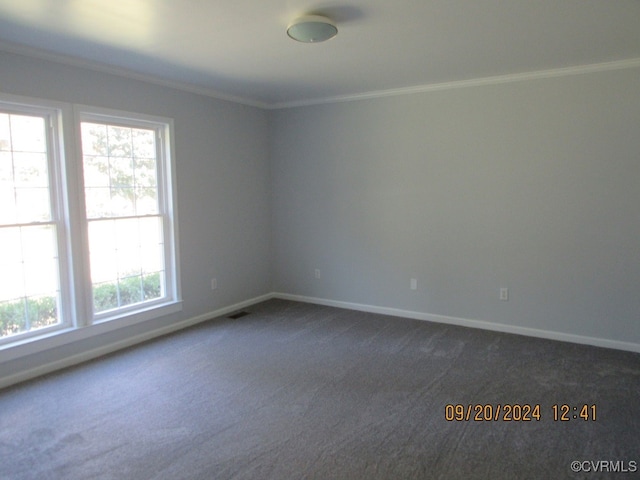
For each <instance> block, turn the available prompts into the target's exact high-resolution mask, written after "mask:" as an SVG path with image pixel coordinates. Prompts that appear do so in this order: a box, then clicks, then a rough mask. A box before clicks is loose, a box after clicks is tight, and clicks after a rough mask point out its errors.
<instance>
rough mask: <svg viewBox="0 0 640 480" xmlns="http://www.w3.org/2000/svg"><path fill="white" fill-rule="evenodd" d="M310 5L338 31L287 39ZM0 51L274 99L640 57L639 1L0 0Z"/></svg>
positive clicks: (247, 99)
mask: <svg viewBox="0 0 640 480" xmlns="http://www.w3.org/2000/svg"><path fill="white" fill-rule="evenodd" d="M305 13H319V14H325V15H327V16H329V17H331V18H332V19H333V20H334V21H336V22H337V24H338V29H339V33H338V36H337V37H335V38H334V39H332V40H329V41H327V42H324V43H320V44H301V43H297V42H294V41H293V40H291V39H289V38H288V37H287V35H286V33H285V30H286V27H287V24H288V23H289V22H290V21H291V20H293V19H294V18H295V17H296V16H298V15H301V14H305ZM0 49H4V50H9V51H18V52H22V53H23V52H28V53H31V54H36V55H42V54H44V53H47V54H48V53H51V54H55V56H54V58H58V59H63V60H64V61H70V62H81V63H88V64H90V65H93V66H95V67H99V68H106V67H108V68H114V69H116V70H118V71H123V72H129V73H130V74H133V75H143V76H145V77H146V76H148V77H149V78H154V79H156V81H161V82H163V83H167V84H172V85H180V86H182V87H183V88H188V89H192V90H195V91H200V92H203V93H209V94H211V95H214V96H219V97H223V98H231V99H236V100H238V101H241V102H244V103H249V104H255V105H260V106H271V107H274V106H275V107H277V106H285V105H293V104H302V103H311V102H315V101H321V100H326V99H332V98H334V99H335V98H341V97H349V96H357V95H359V94H363V93H370V92H382V91H386V90H392V89H403V88H408V87H418V86H426V85H434V84H442V83H448V82H457V81H466V80H471V79H480V78H486V77H494V76H501V75H513V74H522V73H526V72H536V71H546V70H552V69H558V68H565V67H575V66H582V65H594V64H600V63H608V62H621V61H622V63H624V62H625V61H631V62H637V61H638V59H640V0H344V1H341V2H337V3H336V2H333V1H313V0H0ZM0 68H1V65H0Z"/></svg>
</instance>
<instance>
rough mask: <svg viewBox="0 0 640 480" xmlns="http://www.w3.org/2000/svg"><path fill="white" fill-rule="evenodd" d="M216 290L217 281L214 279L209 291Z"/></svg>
mask: <svg viewBox="0 0 640 480" xmlns="http://www.w3.org/2000/svg"><path fill="white" fill-rule="evenodd" d="M216 288H218V280H217V279H215V278H212V279H211V290H215V289H216Z"/></svg>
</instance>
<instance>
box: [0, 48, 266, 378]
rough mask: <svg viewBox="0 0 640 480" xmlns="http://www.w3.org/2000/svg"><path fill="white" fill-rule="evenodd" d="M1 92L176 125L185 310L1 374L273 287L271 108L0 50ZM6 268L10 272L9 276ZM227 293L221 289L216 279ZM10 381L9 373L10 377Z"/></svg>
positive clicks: (20, 362) (19, 363)
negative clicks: (213, 280) (141, 115)
mask: <svg viewBox="0 0 640 480" xmlns="http://www.w3.org/2000/svg"><path fill="white" fill-rule="evenodd" d="M0 91H1V92H3V93H8V94H12V95H23V96H29V97H40V98H45V99H48V100H54V101H58V102H68V103H78V104H86V105H95V106H100V107H107V108H112V109H120V110H125V111H132V112H138V113H144V114H150V115H158V116H164V117H171V118H173V119H174V121H175V138H174V144H175V154H176V177H177V196H178V198H177V201H178V221H179V232H178V234H179V241H180V252H179V254H180V259H181V265H180V269H181V273H182V294H183V299H184V302H183V310H182V312H180V313H179V314H176V315H171V316H166V317H163V318H160V319H157V320H154V321H152V322H149V323H146V324H141V325H137V326H135V327H131V328H128V329H125V330H123V331H116V332H111V333H109V334H108V335H103V336H100V337H98V338H93V339H90V340H85V341H83V342H78V343H75V344H71V345H67V346H65V347H64V348H58V349H56V350H54V351H49V352H43V353H40V354H37V355H31V356H29V357H26V358H20V359H17V360H15V361H11V362H5V363H3V365H2V373H1V374H0V377H4V376H10V375H12V374H15V373H16V372H20V371H28V370H30V369H33V368H38V366H41V365H45V364H51V363H55V362H56V361H59V360H61V359H64V358H68V357H73V356H74V355H75V356H77V355H79V356H82V354H83V352H87V351H90V350H92V349H93V348H96V347H98V346H100V347H101V346H103V345H108V344H110V343H117V342H119V341H121V340H123V339H126V338H128V337H131V336H134V335H141V334H144V333H145V332H147V331H150V330H152V329H156V328H160V327H164V326H169V325H172V324H175V323H178V322H180V321H183V320H185V319H191V318H194V317H198V316H200V315H204V314H207V313H208V312H213V311H216V310H218V309H220V308H223V307H227V306H230V305H234V304H236V303H238V302H242V301H245V300H247V299H251V298H254V297H258V296H260V295H264V294H267V293H269V292H270V291H271V285H270V274H271V272H270V259H269V252H270V243H269V242H270V205H269V187H270V185H269V173H268V172H269V164H268V139H267V134H268V125H267V113H266V112H265V111H263V110H261V109H258V108H253V107H247V106H243V105H239V104H235V103H230V102H225V101H219V100H215V99H212V98H208V97H204V96H200V95H195V94H190V93H186V92H182V91H178V90H175V89H171V88H165V87H162V86H158V85H154V84H150V83H145V82H141V81H136V80H132V79H127V78H123V77H119V76H115V75H109V74H105V73H102V72H97V71H92V70H88V69H83V68H75V67H71V66H68V65H62V64H58V63H54V62H48V61H45V60H39V59H33V58H27V57H24V56H20V55H14V54H8V53H2V52H0ZM0 274H1V272H0ZM212 277H216V278H217V280H218V289H217V290H216V291H215V292H212V291H211V286H210V285H211V283H210V281H211V278H212ZM0 380H1V378H0Z"/></svg>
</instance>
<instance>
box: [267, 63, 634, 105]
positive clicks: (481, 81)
mask: <svg viewBox="0 0 640 480" xmlns="http://www.w3.org/2000/svg"><path fill="white" fill-rule="evenodd" d="M638 67H640V58H631V59H626V60H618V61H613V62H604V63H594V64H589V65H576V66H571V67H563V68H555V69H550V70H538V71H532V72H524V73H515V74H508V75H496V76H491V77H482V78H473V79H470V80H457V81H452V82H443V83H432V84H426V85H416V86H412V87H402V88H391V89H387V90H374V91H370V92H364V93H355V94H352V95H336V96H332V97H322V98H316V99H309V100H298V101H292V102H282V103H274V104H270V105H269V106H268V107H267V108H269V109H271V110H279V109H286V108H295V107H307V106H313V105H323V104H330V103H341V102H352V101H356V100H367V99H373V98H382V97H393V96H399V95H411V94H415V93H426V92H436V91H440V90H452V89H456V88H467V87H479V86H486V85H498V84H503V83H513V82H522V81H526V80H536V79H542V78H554V77H567V76H572V75H582V74H585V73H596V72H607V71H611V70H624V69H630V68H638Z"/></svg>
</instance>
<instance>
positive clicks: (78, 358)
mask: <svg viewBox="0 0 640 480" xmlns="http://www.w3.org/2000/svg"><path fill="white" fill-rule="evenodd" d="M271 298H273V294H266V295H262V296H259V297H255V298H252V299H249V300H245V301H243V302H240V303H236V304H234V305H229V306H228V307H223V308H220V309H218V310H214V311H212V312H208V313H205V314H203V315H198V316H197V317H193V318H189V319H186V320H183V321H181V322H177V323H174V324H171V325H168V326H165V327H162V328H157V329H154V330H150V331H148V332H145V333H142V334H140V335H136V336H134V337H129V338H126V339H123V340H120V341H117V342H114V343H110V344H107V345H102V346H100V347H98V348H94V349H92V350H87V351H84V352H80V353H78V354H76V355H71V356H69V357H64V358H62V359H60V360H55V361H52V362H50V363H47V364H44V365H38V366H37V367H35V368H31V369H29V370H23V371H19V372H15V373H13V374H11V375H8V376H5V377H0V388H4V387H8V386H9V385H14V384H16V383H20V382H24V381H26V380H30V379H32V378H36V377H39V376H41V375H45V374H47V373H51V372H55V371H56V370H61V369H63V368H67V367H71V366H73V365H78V364H80V363H83V362H86V361H88V360H93V359H94V358H98V357H101V356H103V355H107V354H109V353H113V352H116V351H118V350H122V349H123V348H127V347H131V346H133V345H136V344H138V343H142V342H146V341H147V340H151V339H153V338H156V337H161V336H163V335H167V334H170V333H173V332H177V331H178V330H182V329H185V328H188V327H191V326H193V325H197V324H198V323H202V322H205V321H207V320H211V319H213V318H217V317H222V316H224V315H227V314H229V313H232V312H234V311H236V310H242V309H243V308H247V307H249V306H251V305H255V304H256V303H260V302H264V301H265V300H269V299H271Z"/></svg>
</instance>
